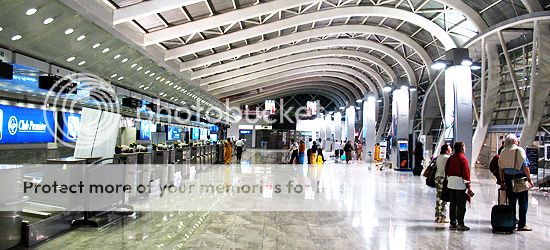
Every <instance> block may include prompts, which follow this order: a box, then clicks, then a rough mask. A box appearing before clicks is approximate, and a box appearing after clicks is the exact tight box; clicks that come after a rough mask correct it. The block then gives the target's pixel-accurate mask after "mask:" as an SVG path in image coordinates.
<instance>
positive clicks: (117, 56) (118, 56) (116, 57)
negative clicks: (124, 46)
mask: <svg viewBox="0 0 550 250" xmlns="http://www.w3.org/2000/svg"><path fill="white" fill-rule="evenodd" d="M120 57H121V55H120V54H118V55H116V56H115V57H113V59H115V60H116V59H119V58H120Z"/></svg>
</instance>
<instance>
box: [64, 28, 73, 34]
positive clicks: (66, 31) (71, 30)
mask: <svg viewBox="0 0 550 250" xmlns="http://www.w3.org/2000/svg"><path fill="white" fill-rule="evenodd" d="M73 32H74V29H67V30H65V35H70V34H72V33H73Z"/></svg>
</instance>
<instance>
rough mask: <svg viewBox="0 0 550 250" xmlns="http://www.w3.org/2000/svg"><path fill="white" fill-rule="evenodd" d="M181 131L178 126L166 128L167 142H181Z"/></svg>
mask: <svg viewBox="0 0 550 250" xmlns="http://www.w3.org/2000/svg"><path fill="white" fill-rule="evenodd" d="M182 131H183V129H182V128H181V127H180V126H168V135H167V136H168V138H167V139H168V140H169V141H177V140H181V134H182Z"/></svg>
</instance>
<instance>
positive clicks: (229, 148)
mask: <svg viewBox="0 0 550 250" xmlns="http://www.w3.org/2000/svg"><path fill="white" fill-rule="evenodd" d="M232 156H233V145H232V144H231V139H230V138H227V140H226V141H224V142H223V163H225V164H230V163H231V157H232Z"/></svg>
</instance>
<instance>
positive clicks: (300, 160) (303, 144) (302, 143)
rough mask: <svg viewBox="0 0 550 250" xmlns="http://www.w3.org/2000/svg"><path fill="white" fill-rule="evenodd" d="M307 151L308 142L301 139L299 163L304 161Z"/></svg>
mask: <svg viewBox="0 0 550 250" xmlns="http://www.w3.org/2000/svg"><path fill="white" fill-rule="evenodd" d="M305 153H306V143H305V142H304V140H301V141H300V145H299V146H298V163H299V164H303V163H304V160H305V159H304V158H305Z"/></svg>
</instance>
